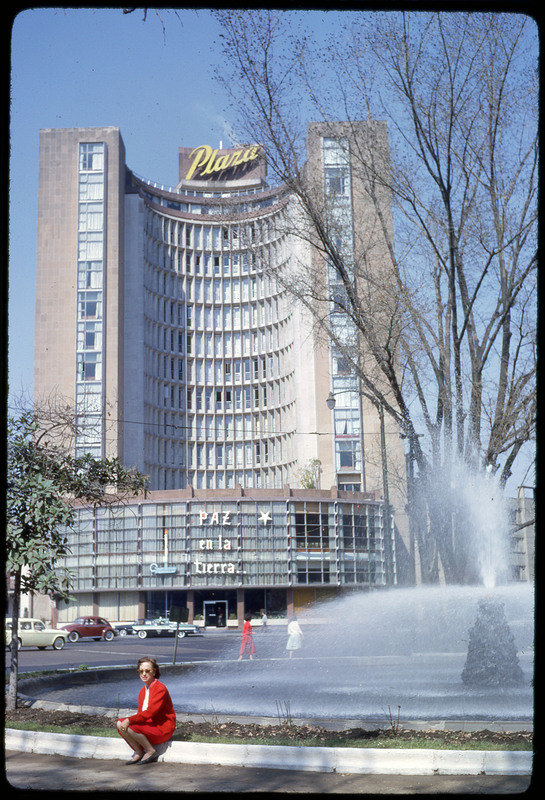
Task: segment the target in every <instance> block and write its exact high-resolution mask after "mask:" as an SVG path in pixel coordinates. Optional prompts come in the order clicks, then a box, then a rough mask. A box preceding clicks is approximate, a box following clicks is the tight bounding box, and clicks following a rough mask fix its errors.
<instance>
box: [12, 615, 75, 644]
mask: <svg viewBox="0 0 545 800" xmlns="http://www.w3.org/2000/svg"><path fill="white" fill-rule="evenodd" d="M12 630H13V627H12V621H11V619H6V624H5V632H4V640H5V644H6V647H10V646H11V638H12ZM17 639H18V642H19V648H21V647H37V648H38V650H45V648H46V647H52V648H53V649H54V650H62V648H63V647H64V645H65V644H66V640H67V639H68V634H67V633H66V631H62V630H61V631H58V630H55V629H54V628H46V626H45V625H44V623H43V622H42V620H41V619H27V618H24V619H20V620H19V624H18V626H17Z"/></svg>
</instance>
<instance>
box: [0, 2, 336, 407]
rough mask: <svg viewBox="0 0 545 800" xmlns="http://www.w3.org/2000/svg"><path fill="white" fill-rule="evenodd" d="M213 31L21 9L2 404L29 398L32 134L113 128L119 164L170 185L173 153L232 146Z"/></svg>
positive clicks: (166, 14) (171, 16)
mask: <svg viewBox="0 0 545 800" xmlns="http://www.w3.org/2000/svg"><path fill="white" fill-rule="evenodd" d="M303 13H304V14H305V22H307V23H309V24H312V27H313V28H314V30H315V31H317V30H320V28H321V30H322V31H324V32H326V31H327V32H329V31H330V30H331V29H332V27H334V21H335V17H336V16H337V13H336V12H329V13H324V12H322V11H306V12H303ZM343 13H345V12H339V16H342V15H343ZM159 15H160V16H159ZM326 18H327V22H326ZM163 24H164V30H163ZM217 33H218V30H217V27H216V24H215V21H214V19H213V17H212V15H211V13H210V12H209V11H208V10H207V9H197V10H190V9H177V10H169V9H162V10H161V11H160V12H157V13H156V12H155V11H154V10H153V9H150V10H149V11H148V14H147V18H146V20H145V21H144V11H143V9H137V10H136V11H134V12H133V13H132V14H127V15H126V14H123V13H122V10H121V8H118V9H115V8H113V9H100V8H98V9H93V8H67V9H63V8H59V9H56V8H34V9H32V8H31V9H28V10H25V11H23V12H21V13H20V14H19V15H18V16H17V17H16V18H15V20H14V23H13V27H12V53H11V69H12V74H11V84H12V89H11V132H10V135H11V141H10V148H11V159H10V181H11V190H10V323H9V335H10V346H9V380H10V397H19V396H21V395H25V396H26V397H28V398H30V397H31V395H32V381H33V358H34V298H35V292H34V282H35V274H36V224H37V191H38V136H39V130H40V128H72V127H90V126H117V127H119V128H120V130H121V135H122V137H123V141H124V142H125V148H126V159H127V164H128V166H129V167H130V168H131V169H133V170H134V171H135V172H136V173H137V174H138V175H141V176H142V177H144V178H148V179H150V180H153V181H156V182H158V183H163V184H165V185H168V186H173V185H175V184H176V183H177V180H178V147H180V146H186V147H193V146H196V145H198V144H202V143H207V144H211V145H212V144H215V145H216V146H218V144H219V142H220V141H222V142H223V144H224V146H228V145H229V144H231V141H230V138H229V132H230V119H229V118H228V117H227V116H225V114H224V106H225V103H224V98H223V97H222V92H221V89H220V87H219V86H218V85H217V84H216V83H215V81H214V79H213V70H214V66H216V65H217V64H218V63H220V61H221V54H220V53H219V51H218V47H217V45H215V40H217Z"/></svg>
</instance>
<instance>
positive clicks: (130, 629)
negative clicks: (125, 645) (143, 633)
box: [114, 620, 138, 636]
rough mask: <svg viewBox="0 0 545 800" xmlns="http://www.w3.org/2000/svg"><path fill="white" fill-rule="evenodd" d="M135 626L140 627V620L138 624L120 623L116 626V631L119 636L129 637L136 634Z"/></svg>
mask: <svg viewBox="0 0 545 800" xmlns="http://www.w3.org/2000/svg"><path fill="white" fill-rule="evenodd" d="M135 625H138V620H137V621H136V622H119V623H118V624H117V625H114V630H115V632H116V633H117V634H119V636H128V635H129V634H131V633H134V626H135Z"/></svg>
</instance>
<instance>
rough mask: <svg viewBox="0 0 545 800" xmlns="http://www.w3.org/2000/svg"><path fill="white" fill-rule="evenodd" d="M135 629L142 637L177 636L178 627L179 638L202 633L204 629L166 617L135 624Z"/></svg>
mask: <svg viewBox="0 0 545 800" xmlns="http://www.w3.org/2000/svg"><path fill="white" fill-rule="evenodd" d="M132 627H133V631H134V633H136V635H137V636H139V637H140V639H146V638H147V637H148V636H175V635H176V629H178V638H179V639H183V638H184V636H188V635H189V634H198V633H202V632H203V631H202V629H201V628H198V627H197V626H196V625H190V624H189V623H187V622H180V623H178V622H171V621H170V620H169V619H166V618H165V617H159V619H154V620H146V621H145V622H144V623H143V624H142V625H133V626H132Z"/></svg>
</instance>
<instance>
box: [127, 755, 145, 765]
mask: <svg viewBox="0 0 545 800" xmlns="http://www.w3.org/2000/svg"><path fill="white" fill-rule="evenodd" d="M135 755H137V753H135ZM142 755H144V754H143V753H142ZM142 755H140V756H138V758H130V759H129V760H128V761H125V764H126V765H127V764H139V763H140V761H141V760H142Z"/></svg>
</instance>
